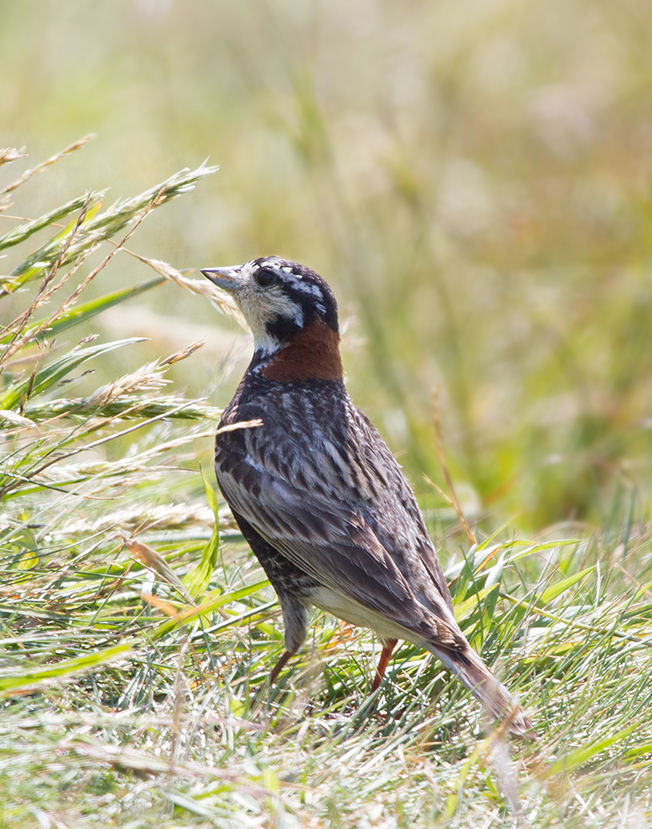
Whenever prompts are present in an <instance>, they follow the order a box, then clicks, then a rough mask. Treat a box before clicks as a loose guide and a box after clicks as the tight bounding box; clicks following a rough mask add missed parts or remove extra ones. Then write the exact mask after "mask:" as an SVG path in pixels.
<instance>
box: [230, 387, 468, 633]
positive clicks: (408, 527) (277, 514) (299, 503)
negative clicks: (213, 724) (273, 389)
mask: <svg viewBox="0 0 652 829" xmlns="http://www.w3.org/2000/svg"><path fill="white" fill-rule="evenodd" d="M344 394H345V395H346V393H344ZM295 396H296V394H295ZM287 398H288V396H287V395H286V400H280V401H274V402H275V403H276V405H274V406H271V405H269V402H270V401H268V405H265V406H255V407H252V406H249V407H242V406H241V407H240V411H238V412H237V413H233V414H232V419H236V418H237V420H245V419H247V420H251V419H254V418H259V419H262V421H263V425H262V426H261V427H259V428H256V429H246V430H244V429H243V430H237V431H232V432H226V433H222V434H221V435H219V436H218V441H217V445H216V472H217V478H218V483H219V485H220V488H221V490H222V492H223V494H224V497H225V499H226V501H227V503H228V504H229V505H230V506H231V507H232V509H233V510H235V511H236V512H237V513H239V514H240V515H242V516H243V517H244V518H245V519H246V521H247V522H249V523H250V524H251V525H252V527H253V528H254V529H255V530H256V531H257V532H258V533H259V534H260V535H261V536H262V537H263V538H264V539H265V540H266V541H267V542H268V543H269V544H271V545H272V547H274V548H275V549H277V550H278V551H279V552H280V553H281V554H282V555H283V556H285V557H286V558H288V559H289V560H290V561H291V562H293V563H294V564H295V565H296V566H298V567H299V568H301V569H302V570H303V571H304V572H306V573H308V574H309V575H310V576H312V577H313V578H314V579H315V580H316V581H318V582H319V583H320V584H322V585H324V586H325V587H328V588H330V589H332V590H334V591H336V592H338V593H343V594H345V595H346V596H348V597H350V598H351V599H352V600H354V601H355V602H358V603H359V604H361V605H363V606H364V607H367V608H369V609H370V610H372V611H375V612H376V613H379V614H381V615H382V616H384V617H385V618H387V619H390V620H391V621H393V622H395V623H396V624H398V625H400V626H401V627H404V628H406V629H407V630H410V631H413V632H414V633H415V634H417V635H419V636H421V637H423V638H425V639H432V638H433V637H435V638H438V639H440V640H441V639H442V638H443V639H444V640H446V643H447V646H448V647H451V645H452V644H453V645H454V643H456V642H459V643H460V646H461V644H462V643H463V642H464V639H463V637H462V634H461V631H459V628H458V626H457V623H456V621H455V617H454V615H453V612H452V603H451V600H450V593H449V591H448V587H447V585H446V582H445V580H444V576H443V573H442V571H441V567H440V565H439V562H438V560H437V557H436V554H435V552H434V548H433V547H432V542H431V541H430V539H429V537H428V535H427V531H426V529H425V526H424V524H423V520H422V518H421V513H420V511H419V508H418V506H417V504H416V500H415V498H414V495H413V493H412V491H411V489H410V487H409V485H408V484H407V481H406V480H405V478H404V476H403V473H402V472H401V470H400V467H399V466H398V464H397V463H396V461H395V460H394V458H393V456H392V455H391V453H390V452H389V449H387V447H386V446H385V444H384V442H383V441H382V438H381V437H380V436H379V435H378V433H377V432H376V431H375V429H374V428H373V426H371V424H370V423H369V421H367V419H366V418H365V417H364V415H362V414H361V413H360V412H359V411H358V410H357V409H356V408H355V407H354V406H353V404H352V403H351V402H350V400H349V399H348V395H347V396H346V397H345V398H343V399H342V400H340V401H338V402H339V403H340V404H341V405H342V406H343V411H342V412H340V413H335V414H333V413H332V412H331V413H330V414H331V416H330V417H329V418H323V417H322V418H321V419H320V420H319V421H317V422H318V423H319V424H320V426H319V428H317V429H315V428H313V429H308V428H307V427H306V419H305V403H304V402H302V401H301V400H299V401H297V400H295V399H293V398H292V397H290V398H289V399H287ZM312 400H313V401H314V398H312ZM293 405H294V406H295V407H296V408H298V410H299V411H300V412H303V416H302V417H299V419H298V420H297V419H295V418H294V417H293V416H292V415H293V412H292V408H293ZM342 415H344V417H343V416H342ZM343 423H344V424H346V428H345V429H342V427H341V424H343ZM297 424H298V425H297ZM334 424H335V425H334ZM336 424H340V431H339V432H337V431H335V429H336Z"/></svg>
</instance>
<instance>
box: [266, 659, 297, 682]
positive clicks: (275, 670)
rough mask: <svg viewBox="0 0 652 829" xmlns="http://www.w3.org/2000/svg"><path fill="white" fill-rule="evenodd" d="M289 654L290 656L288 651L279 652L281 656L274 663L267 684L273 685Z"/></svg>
mask: <svg viewBox="0 0 652 829" xmlns="http://www.w3.org/2000/svg"><path fill="white" fill-rule="evenodd" d="M291 656H292V654H291V653H290V651H283V653H282V654H281V658H280V659H279V661H278V662H277V663H276V665H274V668H273V669H272V672H271V674H270V675H269V684H270V685H273V684H274V683H275V682H276V680H277V679H278V675H279V674H280V673H281V671H282V670H283V668H284V667H285V665H286V663H287V661H288V659H289V658H290V657H291Z"/></svg>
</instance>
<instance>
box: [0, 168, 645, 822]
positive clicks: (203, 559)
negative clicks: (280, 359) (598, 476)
mask: <svg viewBox="0 0 652 829" xmlns="http://www.w3.org/2000/svg"><path fill="white" fill-rule="evenodd" d="M209 172H210V170H209V169H207V168H202V169H200V170H198V171H196V172H195V173H180V174H178V175H176V176H174V177H172V178H171V179H169V180H168V181H167V182H164V183H163V184H161V185H157V186H156V187H153V188H151V189H150V190H148V191H147V193H144V194H143V195H142V196H139V197H136V198H134V199H129V200H127V201H124V202H121V203H120V205H119V206H118V207H117V208H112V209H109V210H108V211H105V212H104V213H103V212H102V208H99V207H98V208H97V209H93V205H94V204H96V201H95V200H94V198H86V197H85V198H84V199H83V200H82V201H78V202H76V203H75V206H74V207H70V206H66V207H65V209H64V208H61V209H55V210H51V211H50V213H49V217H46V218H44V219H42V220H40V219H37V220H35V221H34V222H32V223H25V224H24V226H23V229H22V231H19V232H18V233H16V232H15V231H14V233H13V235H12V236H10V239H9V241H10V242H13V241H15V240H16V239H18V242H17V243H16V244H15V245H13V244H12V248H13V249H14V250H17V251H20V252H22V254H23V255H24V257H25V258H24V260H22V261H24V262H27V263H29V265H24V266H23V265H21V264H18V265H17V266H16V268H15V269H14V274H10V275H9V277H8V278H7V280H5V282H4V283H3V284H4V287H5V290H6V293H5V295H4V298H0V302H9V301H11V302H12V307H15V305H16V297H17V296H18V297H21V298H22V299H23V300H24V301H22V302H21V303H20V304H21V305H22V309H21V310H20V312H19V313H18V314H16V316H15V318H14V319H13V321H9V320H7V322H6V323H5V325H6V327H5V329H4V331H2V332H0V347H1V348H2V351H0V361H1V367H2V374H1V378H2V388H1V389H0V399H1V400H2V401H3V402H2V407H1V408H2V412H1V414H0V416H1V417H2V420H1V421H0V430H1V433H0V439H1V441H2V444H1V446H2V452H1V458H2V461H1V466H0V473H1V476H2V477H1V478H0V492H1V493H2V496H3V499H2V512H1V516H0V544H1V547H0V574H1V575H2V586H1V587H0V620H1V623H2V628H1V631H0V639H1V642H2V656H1V657H0V705H1V706H2V712H3V715H2V718H0V795H1V796H0V826H7V827H31V826H33V825H35V821H36V822H37V823H38V825H43V826H57V825H62V826H75V827H76V826H80V827H86V826H88V827H92V826H98V827H99V826H101V827H106V826H116V827H118V826H119V827H121V829H122V828H123V827H125V826H133V827H155V826H168V825H169V826H177V825H179V826H182V825H183V826H192V825H197V826H220V827H240V826H242V827H250V826H270V825H271V826H297V827H299V826H301V827H304V826H307V827H310V826H314V827H321V826H342V827H366V826H376V825H385V826H389V827H394V826H397V827H413V826H416V827H419V826H423V827H426V826H448V825H457V826H469V827H477V826H511V825H514V822H515V820H516V818H515V816H514V815H515V811H516V810H518V811H519V813H520V815H521V822H522V823H523V824H524V825H529V826H534V827H537V826H539V827H547V826H553V825H560V824H561V825H564V826H577V827H584V826H586V827H593V826H595V825H603V826H613V827H616V826H623V825H628V823H627V821H629V822H630V825H633V826H637V825H641V826H643V825H645V821H646V820H647V819H648V817H649V815H650V813H651V810H652V803H651V802H650V786H649V772H648V768H649V762H650V754H651V753H652V723H651V721H650V717H649V710H650V706H651V705H652V684H651V683H650V681H649V679H650V666H651V655H650V647H651V644H652V639H651V637H650V633H651V632H652V592H651V587H650V585H652V555H651V547H652V534H651V533H650V529H649V526H648V523H647V521H648V516H647V515H646V514H644V513H643V514H641V511H640V510H639V509H638V508H637V506H636V503H635V500H633V499H630V501H629V502H628V501H627V500H626V495H625V494H621V496H620V497H621V499H622V501H621V502H620V503H618V504H615V506H614V520H613V521H612V522H611V523H610V525H609V526H608V527H606V528H605V530H604V532H603V533H602V534H601V535H598V534H592V533H590V532H588V531H587V530H586V529H585V528H584V527H582V526H580V525H576V526H575V527H572V528H571V527H570V526H561V525H559V526H557V527H554V526H553V527H551V528H550V529H548V530H547V531H546V532H545V533H542V534H541V535H540V536H539V537H536V538H534V539H533V540H527V539H523V538H521V537H520V536H519V535H517V534H515V533H513V532H512V531H510V529H509V527H508V526H506V527H505V528H503V529H502V530H499V531H498V532H497V533H496V534H494V535H493V536H489V537H487V535H486V534H485V533H484V532H483V525H482V523H479V524H478V523H477V522H474V521H473V520H472V516H471V517H470V520H471V521H472V524H473V526H474V531H475V533H476V534H477V537H478V542H477V543H475V544H470V543H469V542H468V541H467V540H466V539H465V538H464V537H463V536H460V535H459V534H457V535H452V532H451V531H452V530H453V528H454V527H455V526H456V521H457V519H456V517H455V515H454V514H450V512H451V511H450V509H449V511H448V513H447V512H446V511H445V510H441V511H439V512H438V514H437V516H436V517H433V521H432V531H433V535H435V536H436V537H438V538H441V539H443V540H444V541H443V544H442V553H441V554H442V560H443V561H444V562H448V567H447V577H448V579H449V581H450V583H451V589H452V593H453V596H454V602H455V605H456V610H457V614H458V617H459V620H460V624H461V625H462V627H463V628H464V631H465V633H466V635H467V636H468V638H469V639H470V641H472V642H473V644H474V647H476V648H477V649H478V651H480V652H481V653H482V654H483V656H484V658H485V659H486V660H487V661H488V662H489V663H490V664H492V665H493V667H494V670H495V671H496V672H497V673H498V675H499V676H500V677H501V679H502V680H504V681H505V682H506V683H507V684H508V686H509V687H510V688H511V689H512V690H513V691H514V692H515V693H517V694H518V695H519V697H520V699H521V701H522V702H523V704H524V705H525V706H526V707H527V709H528V712H529V713H530V714H531V715H532V717H533V719H534V721H535V722H536V727H537V730H538V733H539V740H538V742H537V743H536V744H534V745H527V744H522V743H516V742H515V743H513V744H512V746H511V755H512V756H511V759H510V757H509V755H508V753H507V748H506V746H505V743H504V741H503V740H502V739H501V738H500V735H499V734H497V733H496V732H494V731H492V730H491V726H490V725H489V724H487V723H485V722H483V720H482V718H481V715H480V710H479V707H478V705H477V704H476V703H475V702H474V701H473V700H472V698H471V697H470V695H469V694H468V693H467V692H466V691H464V690H463V689H462V688H461V687H460V686H459V684H457V683H455V682H454V681H453V680H451V679H450V677H449V676H448V675H447V674H446V673H445V672H444V671H443V670H442V669H441V667H440V665H439V664H438V663H437V662H436V660H434V659H432V658H431V657H429V656H426V655H425V654H424V653H423V652H422V651H420V650H419V649H417V648H415V647H413V646H411V645H403V646H401V647H400V648H399V649H398V651H397V653H396V656H395V658H394V660H393V662H392V664H391V666H390V668H389V670H388V673H387V679H386V681H385V683H384V684H383V686H382V687H381V688H380V689H379V691H378V692H377V693H376V694H375V695H374V696H370V695H369V687H370V680H371V678H372V677H373V672H374V668H375V662H376V659H377V656H378V652H379V645H378V643H377V642H376V641H375V639H374V636H373V635H372V634H371V633H370V632H366V631H359V630H354V629H352V628H350V627H348V626H346V625H343V624H340V623H338V622H337V621H336V620H333V619H332V618H330V617H327V616H324V615H317V616H316V618H315V620H314V624H313V626H312V628H311V633H310V637H309V641H308V642H307V643H306V646H305V647H304V649H303V650H302V652H301V654H299V655H298V656H297V657H296V658H295V659H293V660H292V662H291V663H290V665H289V666H288V668H287V669H286V670H285V671H284V672H283V674H282V676H281V677H280V680H279V683H278V685H277V686H276V687H274V688H270V687H269V686H268V680H267V677H268V675H269V670H270V667H271V665H273V664H274V660H275V659H276V658H277V657H278V655H279V654H280V652H281V650H282V647H283V644H282V643H283V639H282V626H281V620H280V614H279V610H278V606H277V604H276V602H275V599H274V595H273V592H272V591H271V588H270V587H269V585H268V584H267V582H266V581H264V579H263V574H262V572H261V571H260V569H259V568H258V566H257V565H256V563H255V561H254V559H253V557H252V556H251V554H250V553H249V552H248V551H247V549H246V546H245V545H244V544H243V542H242V539H241V537H240V535H239V533H238V532H237V529H236V528H235V526H234V524H233V523H232V520H231V519H230V516H229V513H228V510H226V508H225V505H224V504H223V502H221V501H220V500H216V499H215V497H214V496H213V494H212V492H211V490H210V488H208V489H207V488H206V483H205V480H203V479H202V469H200V467H201V466H203V475H204V476H205V478H206V480H208V481H209V482H210V481H212V472H211V471H210V464H211V444H212V435H213V433H214V431H215V425H216V420H217V418H218V415H219V412H218V410H216V409H215V408H214V407H212V406H209V405H208V404H207V402H206V401H205V400H202V399H195V398H194V397H192V396H189V395H183V394H182V393H180V392H178V391H175V390H174V389H173V388H171V387H170V386H168V387H167V388H166V373H167V372H168V370H169V369H170V367H171V366H173V365H175V364H178V363H182V364H183V363H185V365H192V362H193V361H194V360H196V359H197V357H198V355H199V354H200V353H201V351H198V352H197V350H196V347H195V346H194V345H193V344H192V343H190V342H189V343H187V346H186V347H185V348H184V349H183V350H181V351H179V352H177V353H175V354H174V355H171V356H169V357H167V358H160V359H159V360H157V361H155V362H152V361H149V360H145V361H143V363H142V365H141V366H140V368H138V369H136V370H134V371H131V372H130V373H129V374H128V375H121V376H118V375H116V373H115V365H114V363H113V355H114V354H116V353H119V351H121V350H124V349H131V350H134V351H136V352H137V350H138V349H139V348H140V347H141V344H140V342H139V341H138V340H137V339H131V340H126V341H117V342H107V341H104V340H103V339H102V338H100V339H95V338H93V339H92V341H88V340H89V338H88V335H86V336H85V337H84V338H83V339H84V340H87V341H84V342H79V341H78V340H77V339H76V337H75V333H76V331H78V330H79V329H78V328H77V326H83V325H85V324H88V323H89V321H90V320H93V324H95V321H99V320H100V319H101V315H102V313H104V312H105V311H106V310H107V309H109V308H116V307H123V306H124V307H126V305H127V304H128V303H129V301H130V300H131V299H133V298H134V297H136V296H137V295H138V294H139V293H141V292H142V290H143V288H144V287H145V288H147V289H148V290H150V291H153V290H156V289H157V286H158V285H160V284H161V279H162V277H161V276H157V277H156V278H155V279H152V278H151V276H150V274H151V270H149V269H148V271H147V274H146V275H143V278H142V281H141V282H140V283H139V284H137V285H134V286H133V287H131V288H128V289H122V290H120V291H117V292H116V291H112V292H110V293H108V294H105V295H103V296H102V297H100V298H94V299H88V300H87V299H86V298H85V295H84V290H86V288H85V287H83V288H82V290H79V287H80V286H86V285H89V284H90V282H91V279H95V276H96V275H98V274H99V273H100V272H103V271H104V270H105V269H106V271H107V272H108V271H109V270H110V269H111V268H115V266H116V261H117V259H116V257H118V256H119V257H125V258H126V254H125V253H124V252H122V251H121V250H119V248H120V242H121V241H122V240H123V239H124V237H125V236H126V235H128V234H131V233H132V232H133V230H134V229H136V228H138V229H139V225H138V222H139V221H140V220H142V219H143V217H146V219H147V221H148V222H149V221H155V220H156V218H157V212H156V211H157V208H158V205H159V204H160V203H161V201H162V199H161V198H160V194H161V193H164V194H167V196H166V197H172V196H174V195H177V194H179V193H182V192H184V191H185V190H186V189H187V188H188V187H189V186H190V185H192V184H194V183H195V182H197V181H199V180H200V179H201V178H203V177H204V176H205V175H206V174H207V173H209ZM64 214H65V220H66V221H68V222H69V224H68V226H67V227H66V228H65V229H61V228H59V227H53V226H52V223H54V222H55V221H56V222H59V221H60V219H61V218H62V217H63V216H64ZM150 214H153V215H150ZM88 224H90V227H87V226H86V225H88ZM42 232H46V234H47V233H49V234H50V236H51V237H52V238H50V239H48V240H46V241H45V242H43V241H39V242H38V255H36V254H35V253H34V251H33V250H32V249H31V247H30V245H31V243H32V242H33V238H32V237H33V234H36V233H42ZM116 233H118V238H117V239H116V240H114V243H113V244H110V243H107V241H106V240H108V239H109V238H110V237H112V236H113V235H114V234H116ZM120 234H122V236H120ZM19 237H20V238H19ZM116 241H117V243H118V247H116V246H115V242H116ZM1 244H2V242H1V241H0V245H1ZM5 244H7V240H6V238H5ZM95 245H101V249H100V251H99V252H100V254H102V257H103V258H101V259H100V260H99V261H100V265H99V266H98V265H94V266H93V267H91V266H90V265H89V264H86V263H85V262H84V258H85V257H86V255H87V254H88V253H89V252H90V251H91V249H92V248H93V247H94V246H95ZM105 248H106V251H105V250H104V249H105ZM72 250H74V251H75V255H74V256H72V255H70V251H72ZM114 251H118V252H117V253H114ZM109 254H111V257H109ZM153 265H154V267H155V269H156V270H158V273H159V274H163V275H164V276H166V277H168V278H171V279H177V280H180V284H181V285H182V286H184V287H186V288H189V289H190V290H194V291H195V292H201V291H205V287H203V286H202V283H198V284H196V285H195V284H193V283H192V282H189V281H188V280H187V278H186V277H184V276H183V275H182V274H179V273H178V272H176V271H174V269H173V268H171V267H170V266H168V265H166V264H165V263H160V262H155V263H153ZM141 267H143V268H145V265H142V266H141ZM16 278H18V279H19V280H23V282H22V283H21V284H17V283H16V282H15V281H14V280H15V279H16ZM23 278H24V279H23ZM184 280H185V281H184ZM54 286H57V290H56V291H52V288H53V287H54ZM200 286H202V287H200ZM19 290H20V291H22V293H20V294H18V293H17V292H18V291H19ZM179 291H180V293H181V290H180V289H179ZM100 362H101V363H102V371H101V375H102V382H101V383H100V384H99V385H97V386H96V388H95V389H94V390H93V391H92V392H91V393H89V394H87V395H86V396H84V397H76V396H74V395H72V394H71V393H70V388H71V386H70V384H69V383H68V381H69V380H75V379H76V378H78V377H79V375H80V374H81V373H82V372H84V371H85V370H86V369H87V367H88V366H89V365H92V364H94V363H100ZM227 363H228V357H227V355H224V363H223V365H224V369H226V367H227ZM87 380H88V382H91V383H92V380H89V379H88V378H87ZM433 451H434V450H433ZM623 514H625V515H626V516H627V520H625V521H623V522H620V520H619V517H620V516H622V515H623ZM447 535H449V536H450V537H449V539H448V541H446V537H447ZM637 821H638V823H637Z"/></svg>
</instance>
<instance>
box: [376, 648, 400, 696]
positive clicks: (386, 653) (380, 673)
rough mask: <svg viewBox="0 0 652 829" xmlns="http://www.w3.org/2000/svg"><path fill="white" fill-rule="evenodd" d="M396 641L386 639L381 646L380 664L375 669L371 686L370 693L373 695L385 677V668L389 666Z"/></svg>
mask: <svg viewBox="0 0 652 829" xmlns="http://www.w3.org/2000/svg"><path fill="white" fill-rule="evenodd" d="M397 642H398V639H386V640H385V644H384V645H383V652H382V653H381V654H380V662H379V663H378V668H377V669H376V676H375V677H374V681H373V683H372V685H371V693H372V694H373V692H374V691H376V690H377V689H378V688H380V683H381V682H382V681H383V677H384V676H385V671H386V670H387V666H388V664H389V660H390V658H391V656H392V651H393V650H394V648H395V647H396V643H397Z"/></svg>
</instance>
